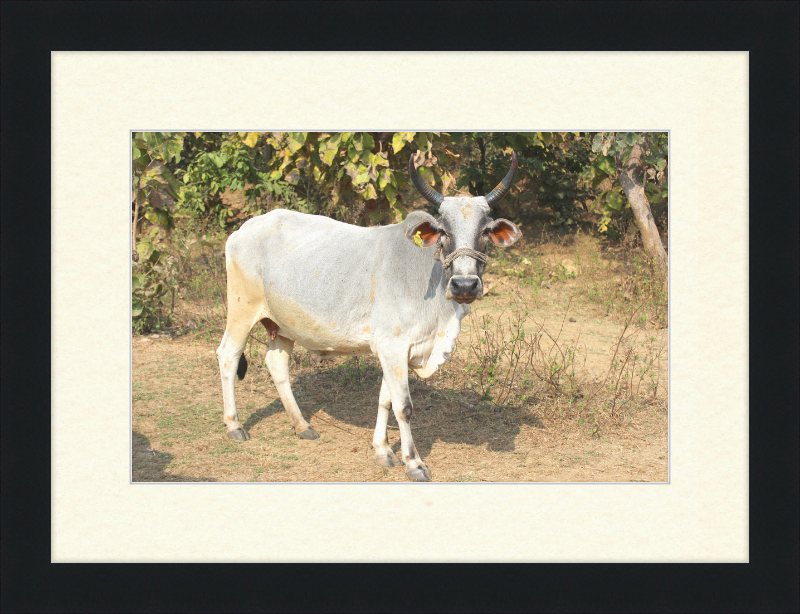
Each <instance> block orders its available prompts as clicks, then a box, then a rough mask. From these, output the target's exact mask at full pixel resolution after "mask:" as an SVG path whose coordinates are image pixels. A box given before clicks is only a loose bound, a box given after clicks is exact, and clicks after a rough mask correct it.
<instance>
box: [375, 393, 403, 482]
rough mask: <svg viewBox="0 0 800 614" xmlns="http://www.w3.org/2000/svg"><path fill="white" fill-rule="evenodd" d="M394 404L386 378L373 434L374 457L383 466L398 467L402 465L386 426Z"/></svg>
mask: <svg viewBox="0 0 800 614" xmlns="http://www.w3.org/2000/svg"><path fill="white" fill-rule="evenodd" d="M391 406H392V397H391V395H390V394H389V386H387V385H386V379H384V380H383V383H382V384H381V396H380V398H379V399H378V422H377V423H376V424H375V434H374V435H373V436H372V447H373V448H374V449H375V455H374V456H373V458H374V459H375V462H376V463H377V464H378V465H380V466H381V467H397V466H399V465H402V464H403V463H402V462H400V459H399V458H397V454H395V453H394V452H392V449H391V448H390V447H389V438H388V437H387V436H386V426H387V424H388V422H389V408H391Z"/></svg>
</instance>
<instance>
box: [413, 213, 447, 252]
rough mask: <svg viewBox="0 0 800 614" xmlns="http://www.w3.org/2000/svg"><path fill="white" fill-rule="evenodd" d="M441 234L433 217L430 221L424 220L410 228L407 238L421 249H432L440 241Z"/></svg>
mask: <svg viewBox="0 0 800 614" xmlns="http://www.w3.org/2000/svg"><path fill="white" fill-rule="evenodd" d="M441 234H442V231H441V229H440V228H439V225H438V224H437V223H436V220H434V219H433V218H432V217H431V219H429V220H423V221H421V222H418V223H416V224H414V225H412V226H409V227H408V230H406V238H407V239H410V240H411V241H414V243H416V244H417V245H419V246H420V247H430V246H431V245H434V244H435V243H436V241H438V240H439V236H440V235H441Z"/></svg>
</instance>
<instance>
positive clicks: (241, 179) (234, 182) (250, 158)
mask: <svg viewBox="0 0 800 614" xmlns="http://www.w3.org/2000/svg"><path fill="white" fill-rule="evenodd" d="M195 138H196V139H202V140H203V142H201V143H200V146H201V147H202V149H200V150H199V151H198V152H197V154H196V155H195V156H194V158H193V159H192V160H191V162H190V163H189V164H188V166H187V168H186V169H185V171H183V186H182V187H181V188H180V190H179V195H178V208H179V210H181V211H182V212H185V213H187V214H189V215H194V216H197V217H200V218H203V219H207V220H210V221H213V222H214V223H216V224H218V225H219V226H221V227H223V228H224V227H225V226H226V225H227V224H228V223H229V222H230V221H232V220H231V218H233V217H234V216H235V215H236V212H235V211H234V210H233V209H232V208H231V207H230V206H226V205H225V204H224V203H223V199H222V197H223V194H225V192H226V191H229V192H237V191H240V190H241V191H243V194H244V200H245V202H244V207H243V210H242V214H244V215H245V216H246V217H252V216H254V215H260V214H262V213H265V212H266V211H267V210H268V209H269V208H271V207H270V204H271V203H272V202H273V201H277V202H278V203H279V205H280V206H281V207H283V208H288V209H295V210H299V211H306V207H305V206H304V204H305V203H304V200H303V199H302V198H300V197H299V196H298V195H297V193H296V192H295V190H294V189H293V188H292V186H291V185H290V183H288V182H287V181H283V180H281V179H279V178H275V177H273V176H272V173H270V172H268V170H267V161H266V160H265V156H264V153H263V148H262V151H259V149H258V148H257V143H258V142H259V135H258V133H255V132H249V133H247V132H244V133H226V134H224V135H218V134H213V133H212V135H211V137H210V138H208V139H206V133H196V134H195Z"/></svg>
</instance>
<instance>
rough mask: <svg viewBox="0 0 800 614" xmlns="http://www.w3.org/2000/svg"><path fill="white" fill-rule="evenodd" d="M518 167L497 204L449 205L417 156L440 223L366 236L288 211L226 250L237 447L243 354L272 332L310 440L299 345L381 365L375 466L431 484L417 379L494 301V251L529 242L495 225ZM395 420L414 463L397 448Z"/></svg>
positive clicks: (300, 431)
mask: <svg viewBox="0 0 800 614" xmlns="http://www.w3.org/2000/svg"><path fill="white" fill-rule="evenodd" d="M517 167H518V162H517V155H516V152H512V157H511V169H510V170H509V171H508V173H507V174H506V176H505V178H504V179H503V180H502V181H501V182H500V183H499V184H498V186H497V187H496V188H495V189H494V190H492V191H491V192H490V193H489V194H487V195H486V196H476V197H459V196H456V197H444V196H442V195H441V194H439V193H438V192H436V191H435V190H434V189H433V188H432V187H431V186H429V185H428V184H427V183H426V182H425V180H424V179H423V178H422V177H421V176H420V175H419V173H418V171H417V169H416V168H415V166H414V159H413V156H412V157H411V159H410V160H409V165H408V170H409V174H410V176H411V180H412V181H413V183H414V186H415V187H416V188H417V190H418V191H419V192H420V194H422V195H423V196H424V197H425V198H426V199H427V200H428V201H429V202H430V203H431V204H433V205H435V206H437V207H438V211H439V217H438V218H434V217H433V216H432V215H430V214H428V213H426V212H424V211H413V212H411V213H409V214H408V216H407V217H406V219H405V220H404V221H402V222H400V223H399V224H391V225H388V226H376V227H370V228H364V227H361V226H353V225H350V224H345V223H342V222H338V221H335V220H332V219H330V218H327V217H322V216H318V215H307V214H303V213H298V212H294V211H288V210H282V209H276V210H273V211H270V212H269V213H266V214H264V215H260V216H258V217H254V218H252V219H250V220H248V221H247V222H245V223H244V224H243V225H242V226H241V228H240V229H239V230H237V231H235V232H234V233H233V234H232V235H231V236H230V238H229V239H228V241H227V243H226V245H225V266H226V269H227V275H228V282H227V295H228V318H227V325H226V327H225V334H224V336H223V337H222V342H221V343H220V346H219V348H218V349H217V357H218V359H219V369H220V376H221V378H222V397H223V406H224V409H223V421H224V423H225V426H226V427H227V434H228V437H230V438H232V439H235V440H242V441H244V440H247V439H249V438H250V436H249V434H248V433H247V432H246V431H245V429H244V428H243V427H242V424H241V423H240V422H239V418H238V416H237V413H236V401H235V394H234V382H235V376H236V375H237V374H238V376H239V379H242V378H243V377H244V374H245V372H246V371H247V361H246V359H245V357H244V354H243V353H242V352H243V350H244V347H245V343H246V342H247V338H248V335H249V333H250V330H251V329H252V327H253V326H255V325H256V324H257V323H259V322H261V323H262V324H263V325H264V326H265V327H266V329H267V330H268V331H269V350H268V351H267V356H266V363H267V367H268V369H269V372H270V375H271V376H272V379H273V381H274V382H275V387H276V388H277V391H278V394H279V395H280V399H281V402H282V403H283V407H284V409H285V410H286V413H287V414H288V415H289V419H290V421H291V423H292V426H293V427H294V430H295V433H296V434H297V435H298V436H299V437H300V438H301V439H317V438H318V437H319V435H318V434H317V432H316V431H315V430H314V427H312V426H311V425H310V424H309V423H308V421H307V420H306V419H305V418H304V417H303V414H302V413H301V412H300V408H299V407H298V406H297V402H296V401H295V399H294V396H293V395H292V389H291V386H290V383H289V356H290V355H291V352H292V348H293V347H294V345H295V343H298V344H300V345H301V346H303V347H305V348H307V349H308V350H312V351H314V352H318V353H319V354H321V355H322V356H334V355H339V356H341V355H345V356H359V355H364V354H374V355H375V356H377V357H378V360H379V361H380V365H381V368H382V370H383V380H382V383H381V391H380V396H379V399H378V419H377V423H376V425H375V434H374V437H373V440H372V446H373V448H374V457H373V458H374V460H375V462H376V463H377V464H378V465H380V466H382V467H395V466H399V465H405V473H406V475H407V476H408V478H409V479H411V480H413V481H417V482H427V481H430V479H431V471H430V469H429V468H428V466H427V465H426V464H425V463H424V462H423V461H422V458H420V455H419V453H418V452H417V450H416V448H415V447H414V440H413V438H412V436H411V415H412V409H413V405H412V402H411V397H410V394H409V388H408V373H409V369H411V370H413V371H414V372H415V373H416V374H417V375H419V376H420V377H422V378H427V377H429V376H430V375H432V374H433V373H434V372H435V371H436V370H437V369H438V368H439V366H440V365H442V364H443V363H444V362H446V361H447V360H449V359H450V354H451V353H452V352H453V349H454V348H455V343H456V337H458V334H459V332H460V330H461V320H462V318H463V317H464V316H465V315H467V314H468V313H469V304H470V303H472V302H473V301H475V300H480V299H481V298H482V297H483V282H482V279H481V277H482V275H483V272H484V269H485V267H486V263H487V261H488V257H487V256H486V248H487V246H488V243H489V241H491V242H492V243H494V244H495V245H497V246H500V247H508V246H509V245H512V244H513V243H514V242H515V241H516V240H517V239H519V237H521V236H522V233H521V232H520V230H519V228H517V226H515V225H514V224H513V223H511V222H509V221H508V220H505V219H497V220H492V218H491V217H489V214H490V208H491V206H492V205H493V204H495V203H496V202H497V201H499V200H500V199H501V198H502V197H503V196H504V195H505V194H506V193H507V192H508V190H509V189H510V188H511V184H512V182H513V180H514V175H515V174H516V171H517ZM390 408H391V410H392V411H393V412H394V416H395V418H396V420H397V424H398V426H399V430H400V438H401V458H402V460H401V459H400V458H398V457H397V455H396V454H395V453H394V452H393V451H392V449H391V448H390V447H389V441H388V439H387V436H386V427H387V422H388V419H389V409H390Z"/></svg>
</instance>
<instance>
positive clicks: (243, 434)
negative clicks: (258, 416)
mask: <svg viewBox="0 0 800 614" xmlns="http://www.w3.org/2000/svg"><path fill="white" fill-rule="evenodd" d="M228 437H230V438H231V439H236V440H237V441H247V440H248V439H250V435H248V433H247V431H245V430H244V429H243V428H241V427H240V428H238V429H236V430H235V431H228Z"/></svg>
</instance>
